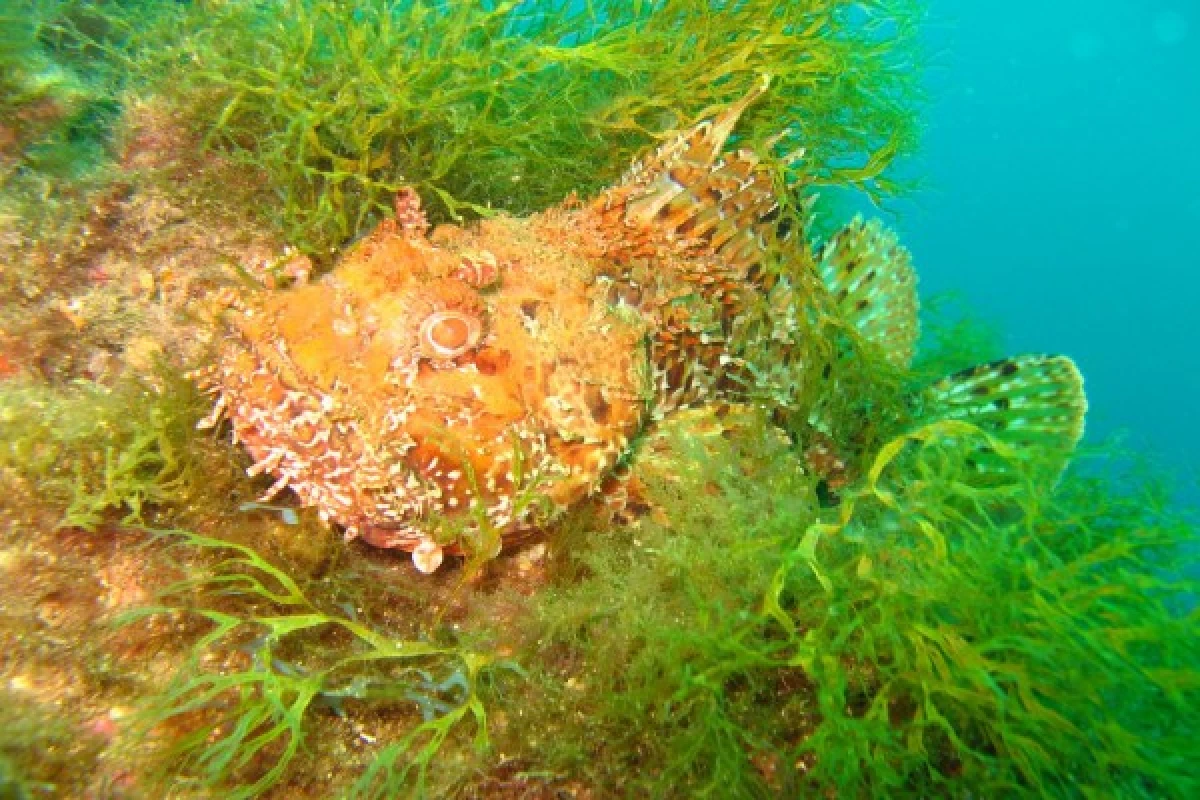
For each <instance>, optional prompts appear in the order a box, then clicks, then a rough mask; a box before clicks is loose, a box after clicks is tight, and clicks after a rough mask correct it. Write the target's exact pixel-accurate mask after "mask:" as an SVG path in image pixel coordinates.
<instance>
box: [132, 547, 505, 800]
mask: <svg viewBox="0 0 1200 800" xmlns="http://www.w3.org/2000/svg"><path fill="white" fill-rule="evenodd" d="M150 532H151V533H153V534H154V535H155V536H157V537H161V538H166V539H169V540H171V545H172V546H173V547H180V546H184V547H188V548H198V549H200V550H202V551H205V552H207V553H209V554H210V555H213V556H215V557H216V558H217V559H218V560H216V561H215V562H213V563H211V564H208V565H206V566H204V567H202V568H201V569H200V570H198V571H196V572H194V573H193V574H191V575H189V576H188V577H185V578H184V579H182V580H180V581H177V582H175V583H173V584H171V585H170V586H168V587H166V588H165V589H164V590H163V591H162V592H161V595H160V599H161V601H162V604H161V605H157V606H150V607H144V608H139V609H136V610H134V611H131V612H129V613H127V614H125V615H123V616H122V618H121V619H120V620H119V621H118V622H119V624H126V625H127V624H131V623H134V622H138V621H141V620H143V619H145V618H147V617H152V616H158V615H176V614H190V615H196V616H198V617H200V618H201V619H203V620H205V621H206V622H207V623H209V624H210V626H211V627H210V630H209V631H208V632H207V633H206V634H205V635H203V636H202V637H200V638H199V639H198V640H197V641H196V642H195V644H194V645H192V647H191V656H190V659H189V660H188V662H187V663H186V665H184V666H183V667H181V669H180V670H179V673H178V676H177V679H176V680H175V682H174V683H173V684H172V685H171V686H170V687H169V688H168V689H167V690H166V691H165V692H164V693H162V694H161V695H158V696H155V697H152V698H150V699H149V703H148V704H147V707H146V708H145V709H144V710H143V711H142V712H141V714H140V715H139V719H138V727H139V729H141V730H142V731H144V732H145V733H147V734H148V733H150V732H152V731H154V730H155V729H158V728H160V727H161V726H164V725H166V724H168V723H171V722H173V721H175V720H185V721H186V720H188V719H189V718H192V717H196V716H199V717H202V718H203V719H204V722H203V724H194V723H193V726H192V729H191V730H190V731H187V732H185V733H183V734H182V735H180V736H177V737H175V738H174V739H173V740H172V741H171V743H170V744H169V745H168V747H167V748H166V752H165V753H164V754H163V758H164V759H165V760H166V763H168V764H170V765H171V766H170V774H169V776H168V777H169V778H170V780H171V781H173V782H175V781H179V780H181V779H190V780H192V781H194V783H195V785H197V786H200V787H203V788H205V789H209V790H218V789H219V790H220V791H221V796H222V797H229V798H235V799H236V798H252V797H257V796H259V795H261V794H262V793H264V792H266V791H267V790H269V789H271V788H272V787H274V786H276V785H277V784H279V783H280V782H281V781H282V780H284V778H285V777H286V776H287V775H288V772H289V770H291V769H294V762H295V760H296V759H297V757H298V756H299V755H300V753H301V748H302V746H303V744H304V742H305V738H306V735H307V732H308V728H309V726H310V725H311V718H312V717H313V715H314V714H316V713H317V711H318V709H319V708H324V709H327V710H332V711H334V712H336V713H338V714H339V715H344V714H345V713H346V711H345V710H344V709H343V705H344V704H349V703H351V702H354V703H358V704H375V705H384V706H387V705H395V704H397V703H408V704H415V705H416V706H417V707H418V708H419V709H420V711H421V713H422V715H423V719H422V721H420V722H419V723H417V724H415V725H414V726H413V727H412V729H411V730H410V731H409V732H408V733H407V734H406V735H404V736H403V737H401V738H399V739H398V740H396V741H394V742H391V743H389V744H388V745H386V746H385V747H382V748H381V749H380V750H379V752H378V753H377V754H376V755H375V756H374V758H373V759H372V760H371V761H370V763H369V764H368V765H367V766H366V768H365V770H364V772H363V774H362V776H361V778H360V779H359V780H358V781H357V783H355V785H354V786H353V788H352V789H351V791H350V794H351V796H354V797H394V796H396V795H397V793H398V792H401V791H405V792H407V791H412V792H415V793H416V795H418V796H423V795H424V793H425V792H426V789H427V787H426V783H427V774H428V771H429V767H430V764H431V762H432V761H433V760H434V758H435V757H436V756H437V755H438V752H439V750H440V749H441V747H442V745H443V743H444V742H445V740H446V738H447V737H448V736H449V735H450V734H451V732H452V731H453V730H455V729H456V728H457V727H458V726H459V725H460V723H462V722H463V721H464V720H465V719H467V718H470V719H471V720H472V721H473V722H474V725H475V735H474V740H473V743H474V747H475V748H476V750H478V751H480V752H482V751H485V750H486V749H487V747H488V735H487V713H486V710H485V708H484V704H483V700H482V698H481V695H480V686H481V682H483V681H485V680H487V679H488V677H489V676H490V675H491V674H492V673H494V672H495V671H497V670H499V669H504V668H509V669H512V668H513V667H511V666H510V665H508V664H505V663H503V662H500V661H497V660H496V659H495V658H493V657H492V656H489V655H486V654H482V653H475V652H472V651H469V650H466V649H464V648H461V647H456V646H451V645H441V644H436V643H433V642H430V641H423V640H416V639H413V640H403V639H396V638H393V637H392V636H390V635H388V634H386V633H383V632H380V631H378V630H376V629H374V628H372V627H371V626H370V625H368V624H365V623H364V622H362V621H360V620H359V619H357V617H356V615H355V614H354V613H353V611H352V609H348V608H345V607H341V606H338V607H337V609H336V610H332V611H327V610H323V609H322V608H320V607H318V605H317V604H316V603H314V601H313V600H312V599H310V597H309V596H308V595H307V594H306V593H305V592H304V591H303V590H302V589H301V587H300V586H299V584H298V583H296V581H295V580H294V579H293V578H292V577H291V576H290V575H288V573H286V572H285V571H283V570H281V569H279V568H278V567H276V566H274V565H273V564H271V563H270V562H268V561H267V560H266V559H264V558H263V557H262V556H261V555H260V554H259V553H257V552H256V551H255V550H253V549H252V548H249V547H245V546H243V545H238V544H233V543H230V542H226V541H223V540H220V539H214V538H211V537H206V536H200V535H197V534H194V533H191V532H188V531H179V530H156V531H150ZM221 598H230V599H232V600H233V601H234V602H233V606H232V607H231V608H230V607H227V606H228V603H225V604H222V603H220V602H219V601H220V599H221ZM231 650H232V651H236V652H240V653H242V654H244V655H245V656H247V657H245V658H243V659H242V660H241V665H240V666H236V667H229V666H226V667H225V668H223V669H212V668H207V667H205V666H204V665H205V664H206V663H211V659H212V656H214V654H220V653H228V652H229V651H231ZM435 672H438V673H441V674H443V675H444V676H445V677H442V678H441V679H435V678H434V674H435ZM185 724H186V722H185Z"/></svg>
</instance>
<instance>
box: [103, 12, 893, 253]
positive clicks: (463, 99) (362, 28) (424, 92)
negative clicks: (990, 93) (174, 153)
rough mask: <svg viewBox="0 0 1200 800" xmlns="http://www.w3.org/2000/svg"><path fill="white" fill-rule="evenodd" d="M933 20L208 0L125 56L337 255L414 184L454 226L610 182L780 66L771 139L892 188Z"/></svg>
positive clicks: (832, 180)
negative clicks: (922, 32)
mask: <svg viewBox="0 0 1200 800" xmlns="http://www.w3.org/2000/svg"><path fill="white" fill-rule="evenodd" d="M916 16H917V12H916V10H915V7H914V6H912V4H909V3H906V2H901V3H895V2H876V1H874V0H873V1H872V2H868V3H849V2H833V3H829V2H810V1H809V0H805V1H804V2H793V3H785V4H779V3H774V2H766V1H765V0H753V1H752V2H741V3H717V4H713V3H710V2H709V1H708V0H679V1H677V2H669V3H628V2H590V3H584V4H577V5H575V6H572V5H570V4H566V5H564V4H561V3H550V2H522V3H512V2H510V3H496V4H477V3H426V2H400V3H388V4H379V3H366V2H354V0H277V2H267V3H252V2H230V3H219V4H211V3H198V4H191V5H190V6H183V5H181V6H179V8H178V10H177V13H176V14H174V15H167V18H166V19H165V20H164V21H163V23H162V25H161V27H159V28H156V29H155V31H157V32H155V31H151V32H148V33H146V34H145V35H144V36H142V37H139V38H138V39H137V40H136V42H137V43H139V44H131V45H129V47H127V48H126V50H130V49H132V51H133V53H132V54H131V55H124V56H122V57H123V58H125V59H127V60H128V61H129V63H130V64H131V70H132V73H133V75H134V77H135V80H136V81H137V82H140V83H141V84H142V85H145V86H148V87H151V88H152V89H153V90H154V91H156V92H159V93H162V94H164V95H165V96H166V97H168V98H169V100H170V102H172V103H173V104H175V105H177V106H178V107H180V108H181V109H184V110H185V111H186V113H187V114H188V115H189V117H190V118H191V119H192V120H193V124H194V125H195V126H196V127H197V129H199V130H202V131H204V133H205V137H206V141H207V142H208V144H209V145H210V146H211V147H213V148H216V149H217V150H218V151H220V152H222V153H225V154H227V155H229V156H231V157H232V158H234V159H237V160H238V161H241V162H243V163H245V164H246V165H248V166H250V167H252V168H254V169H255V170H258V171H261V173H262V174H263V175H264V176H265V177H266V180H267V183H268V186H269V188H270V189H271V191H272V192H274V193H275V195H277V201H278V202H277V205H278V214H279V217H278V222H280V223H281V224H282V225H283V229H284V231H285V233H286V235H287V238H288V240H289V241H291V242H292V243H293V244H295V245H297V246H300V247H302V248H304V249H305V250H307V251H309V252H313V253H318V254H321V255H324V254H326V253H327V252H328V250H329V248H330V247H333V246H336V245H338V244H340V243H342V242H344V241H345V240H347V239H349V238H351V237H353V236H355V235H357V234H358V233H360V232H362V231H363V230H364V229H365V228H366V226H367V224H368V223H369V221H370V217H371V216H372V215H373V214H376V213H377V212H379V211H380V210H383V209H386V207H387V206H388V204H389V203H390V201H391V198H392V196H393V194H394V193H395V191H396V189H397V188H399V187H400V186H402V185H411V186H416V187H417V188H418V189H419V190H420V191H421V194H422V195H423V199H424V201H425V205H426V207H428V208H431V209H433V210H434V211H435V214H436V216H437V217H438V218H439V219H442V220H445V219H459V218H460V217H461V216H462V215H471V216H474V215H478V214H488V213H490V212H491V210H492V209H504V210H507V211H511V212H514V213H528V212H530V211H535V210H539V209H541V208H544V207H546V206H547V205H550V204H552V203H556V202H558V201H560V200H562V199H563V198H564V197H566V196H567V195H568V194H569V193H571V192H578V193H579V194H580V195H587V194H589V193H592V192H594V191H595V190H596V189H598V188H600V187H601V186H603V185H605V184H606V183H609V182H611V181H612V180H613V179H614V178H616V177H617V176H618V175H619V174H620V172H621V170H623V169H624V168H625V166H626V165H627V164H628V163H629V160H630V158H631V157H632V156H633V155H634V154H636V153H637V152H638V151H640V150H642V149H643V148H645V147H646V146H647V145H649V144H651V143H652V142H653V140H654V137H655V136H656V135H658V134H659V133H660V132H662V131H666V130H672V129H680V128H682V127H684V126H685V125H686V124H688V123H689V122H691V121H692V120H693V118H694V117H696V116H697V115H698V114H700V113H701V112H703V111H705V110H708V109H711V108H714V107H717V106H719V105H721V104H724V103H727V102H729V101H730V100H731V99H733V98H735V97H737V96H739V95H740V94H742V93H743V92H744V90H745V88H746V86H747V84H748V83H749V82H751V81H753V80H755V79H756V76H757V75H759V74H763V73H766V74H770V75H772V76H774V78H775V86H776V87H777V88H776V90H775V91H773V92H772V95H771V97H770V98H769V99H768V100H766V101H765V102H764V103H763V104H762V106H761V107H760V108H758V109H757V110H756V111H755V113H754V114H753V115H752V118H751V119H750V120H749V127H748V128H747V133H746V136H747V137H748V138H749V139H751V140H756V141H759V142H761V141H763V140H764V139H766V138H767V137H769V136H772V135H774V134H777V133H780V132H783V134H784V137H783V140H782V141H781V142H780V147H781V148H783V149H794V148H796V147H801V146H802V147H806V148H808V153H807V156H806V161H805V168H806V169H807V170H809V171H810V172H811V173H812V174H813V175H815V176H818V177H819V179H820V180H821V181H822V182H824V183H829V184H837V185H850V186H854V187H857V188H860V189H862V190H865V191H867V192H869V193H871V194H872V195H874V196H882V195H886V194H889V193H891V192H893V191H894V190H895V189H896V184H895V183H893V182H892V181H891V180H890V179H889V177H888V174H889V167H890V165H891V163H892V161H893V160H894V159H895V158H896V157H897V156H898V155H900V154H902V153H903V152H905V151H907V150H909V149H911V146H912V144H913V142H914V140H915V134H916V126H915V124H914V121H913V119H914V118H913V115H912V113H911V110H912V100H913V98H914V97H915V95H916V91H915V89H914V84H913V82H912V72H911V70H909V69H905V68H904V67H905V65H907V64H909V62H910V60H911V59H912V58H913V57H914V55H913V54H914V48H913V47H912V46H911V45H912V41H913V23H914V20H915V18H916ZM281 19H286V20H287V24H281V23H280V22H279V20H281ZM181 63H185V64H188V65H191V66H190V67H189V68H187V69H183V70H180V69H179V68H178V65H179V64H181Z"/></svg>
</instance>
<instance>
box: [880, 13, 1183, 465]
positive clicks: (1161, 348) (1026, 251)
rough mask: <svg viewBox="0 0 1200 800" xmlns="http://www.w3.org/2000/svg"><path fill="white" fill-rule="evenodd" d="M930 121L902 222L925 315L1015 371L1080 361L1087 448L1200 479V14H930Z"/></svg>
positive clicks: (901, 209)
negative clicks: (1117, 435) (999, 353)
mask: <svg viewBox="0 0 1200 800" xmlns="http://www.w3.org/2000/svg"><path fill="white" fill-rule="evenodd" d="M929 8H930V15H929V20H928V24H927V26H926V29H927V31H928V33H927V35H928V39H929V52H930V62H931V63H930V69H929V73H928V83H929V88H930V105H929V107H928V109H927V113H926V116H927V120H928V126H929V127H928V132H927V135H926V141H925V146H924V149H923V152H922V154H921V156H920V157H919V159H918V160H917V162H916V163H915V164H914V165H913V169H912V174H914V175H915V176H917V177H919V178H920V179H921V180H922V181H923V182H924V188H923V189H922V190H920V191H918V192H917V193H915V194H914V195H913V196H912V197H911V198H909V199H907V200H905V201H904V202H903V203H901V204H899V209H898V210H899V215H898V219H896V220H895V224H896V225H897V227H899V228H900V230H901V232H902V235H903V238H904V240H905V241H906V243H907V244H908V246H909V247H910V248H911V249H912V250H913V252H914V256H915V258H916V264H917V268H918V271H919V273H920V276H921V282H922V284H921V285H922V296H924V297H928V296H929V295H930V294H931V293H933V292H938V291H945V290H957V291H961V292H962V293H964V294H965V295H966V297H967V300H968V301H969V303H970V305H971V306H972V307H973V308H975V309H976V310H978V311H980V312H982V313H983V314H984V315H985V316H987V317H988V318H990V319H992V320H994V321H996V322H997V323H999V324H1000V326H1001V327H1002V328H1003V330H1004V332H1005V335H1006V342H1005V345H1006V346H1005V350H1006V351H1008V352H1026V351H1030V352H1045V351H1049V352H1063V353H1067V354H1069V355H1071V356H1073V357H1074V358H1075V359H1076V360H1077V361H1078V362H1079V364H1080V367H1081V369H1082V371H1083V373H1084V375H1085V376H1086V379H1087V387H1088V393H1089V396H1090V399H1091V412H1090V414H1089V429H1090V432H1091V433H1092V434H1094V435H1098V436H1104V435H1107V434H1110V433H1113V432H1114V431H1119V430H1128V431H1129V434H1130V440H1131V442H1133V443H1137V444H1142V445H1147V446H1148V447H1149V448H1150V449H1151V450H1153V451H1155V452H1157V453H1158V454H1159V455H1161V456H1163V457H1164V458H1165V459H1166V460H1167V461H1168V463H1169V464H1171V466H1172V467H1173V468H1175V469H1177V470H1180V471H1183V472H1185V473H1186V472H1190V471H1192V470H1194V469H1195V466H1196V465H1197V464H1200V459H1198V458H1197V456H1196V453H1197V451H1200V426H1198V425H1197V422H1196V419H1197V413H1198V409H1197V406H1198V404H1197V397H1200V333H1198V331H1197V325H1198V324H1200V191H1198V190H1200V145H1198V144H1197V143H1198V142H1200V3H1197V2H1196V0H1186V2H1181V1H1180V0H1176V2H1155V1H1154V0H1142V1H1139V2H1121V0H1059V2H1056V3H1045V2H1037V1H1035V0H1006V1H1005V2H999V0H972V2H962V1H961V0H958V1H957V2H952V1H951V0H932V2H931V3H930V5H929Z"/></svg>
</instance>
